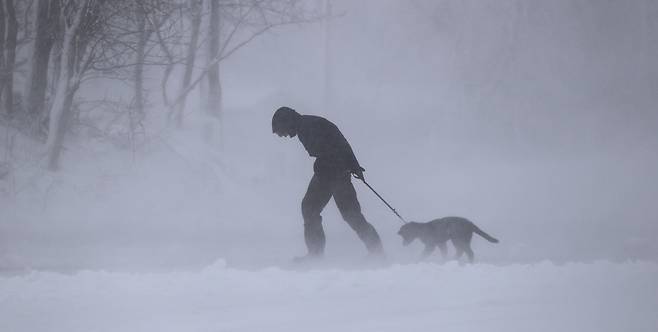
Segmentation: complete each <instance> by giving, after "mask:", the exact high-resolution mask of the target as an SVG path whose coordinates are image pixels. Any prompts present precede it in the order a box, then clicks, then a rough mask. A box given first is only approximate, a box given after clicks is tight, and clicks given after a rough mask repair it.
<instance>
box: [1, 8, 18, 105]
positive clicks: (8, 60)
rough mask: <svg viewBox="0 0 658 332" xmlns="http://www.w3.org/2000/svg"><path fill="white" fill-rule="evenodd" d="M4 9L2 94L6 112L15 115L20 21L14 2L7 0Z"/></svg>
mask: <svg viewBox="0 0 658 332" xmlns="http://www.w3.org/2000/svg"><path fill="white" fill-rule="evenodd" d="M4 7H5V8H4V12H5V14H6V19H5V21H6V22H7V28H6V32H5V33H6V37H5V38H6V39H5V40H6V41H5V43H4V49H5V52H6V55H5V57H4V61H5V63H4V66H3V67H4V72H3V74H2V76H3V77H2V81H3V83H2V91H3V92H2V93H3V95H4V100H5V110H6V112H7V113H8V114H10V115H11V114H13V113H14V67H15V64H16V46H17V44H16V42H17V38H18V21H17V20H16V6H15V4H14V0H5V1H4Z"/></svg>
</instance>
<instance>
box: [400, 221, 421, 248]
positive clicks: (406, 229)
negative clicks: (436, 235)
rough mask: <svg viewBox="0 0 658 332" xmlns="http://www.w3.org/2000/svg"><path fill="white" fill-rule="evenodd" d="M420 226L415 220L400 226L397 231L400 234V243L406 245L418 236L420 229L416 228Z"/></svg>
mask: <svg viewBox="0 0 658 332" xmlns="http://www.w3.org/2000/svg"><path fill="white" fill-rule="evenodd" d="M418 226H420V224H419V223H417V222H413V221H411V222H408V223H406V224H404V225H402V227H400V230H399V231H398V235H400V236H402V245H403V246H407V245H409V243H411V242H413V241H414V240H415V239H416V238H418V236H419V234H420V230H419V229H418V228H419V227H418Z"/></svg>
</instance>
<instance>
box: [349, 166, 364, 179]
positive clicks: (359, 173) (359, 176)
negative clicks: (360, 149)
mask: <svg viewBox="0 0 658 332" xmlns="http://www.w3.org/2000/svg"><path fill="white" fill-rule="evenodd" d="M364 171H365V168H363V167H361V166H359V168H358V169H355V170H352V175H354V177H355V178H357V179H359V180H361V181H365V180H366V178H365V177H363V172H364Z"/></svg>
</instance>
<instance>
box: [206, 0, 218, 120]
mask: <svg viewBox="0 0 658 332" xmlns="http://www.w3.org/2000/svg"><path fill="white" fill-rule="evenodd" d="M219 20H220V17H219V0H210V19H209V20H208V23H209V28H208V63H209V64H211V65H210V66H209V69H208V90H207V98H206V111H207V112H208V114H210V115H211V116H213V117H215V118H217V119H219V118H220V116H221V110H222V86H221V82H220V77H219V62H217V61H215V62H214V63H213V60H215V59H216V58H218V57H219V56H220V54H219V41H220V31H219V26H220V21H219Z"/></svg>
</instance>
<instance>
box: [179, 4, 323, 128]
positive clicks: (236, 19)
mask: <svg viewBox="0 0 658 332" xmlns="http://www.w3.org/2000/svg"><path fill="white" fill-rule="evenodd" d="M210 1H211V3H210V6H209V8H210V23H209V24H210V25H209V27H210V29H209V36H208V50H209V52H208V54H209V55H211V56H209V57H208V61H207V63H206V66H205V67H203V68H202V69H201V70H199V71H198V74H197V77H196V78H195V79H193V80H191V81H190V82H189V84H187V85H186V86H185V88H183V89H181V91H180V92H179V93H178V95H176V97H175V98H173V99H172V100H171V101H170V103H169V104H170V107H172V108H174V109H175V108H177V107H181V106H180V105H184V103H185V100H186V97H187V95H188V94H189V93H190V92H191V91H192V90H194V88H196V86H197V85H198V84H199V83H200V82H201V81H202V80H203V79H204V78H206V77H207V76H208V75H210V73H211V72H212V75H210V76H208V77H211V78H209V87H208V90H207V94H206V96H205V100H206V106H207V108H206V109H207V110H208V111H209V112H211V114H212V115H213V117H212V118H215V119H219V118H220V111H221V103H222V99H221V96H222V95H221V77H220V76H219V64H220V62H221V61H223V60H226V59H227V58H229V57H230V56H232V55H233V54H234V53H235V52H237V51H238V50H239V49H241V48H242V47H244V46H245V45H247V44H249V43H250V42H251V41H253V40H254V39H256V38H257V37H259V36H262V35H263V34H265V33H266V32H267V31H269V30H271V29H273V28H275V27H279V26H282V25H288V24H301V23H307V22H313V21H316V20H318V19H319V18H321V15H316V14H313V13H311V12H309V11H308V10H307V9H306V8H305V7H304V5H303V3H302V1H300V0H261V1H253V0H233V1H221V2H220V1H216V0H210Z"/></svg>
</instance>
